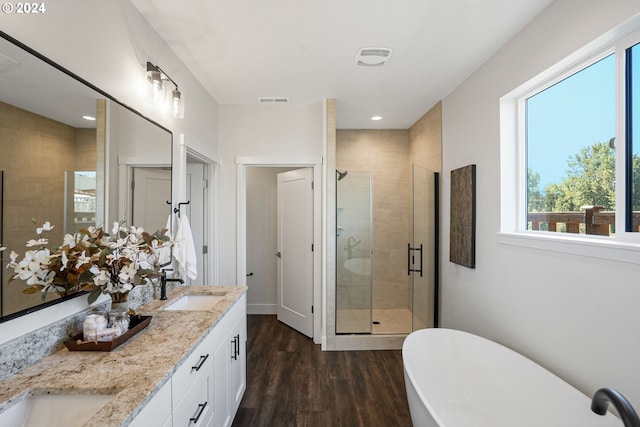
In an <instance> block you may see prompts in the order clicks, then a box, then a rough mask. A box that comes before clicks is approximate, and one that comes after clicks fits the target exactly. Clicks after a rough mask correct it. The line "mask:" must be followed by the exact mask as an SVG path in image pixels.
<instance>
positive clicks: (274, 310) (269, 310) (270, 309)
mask: <svg viewBox="0 0 640 427" xmlns="http://www.w3.org/2000/svg"><path fill="white" fill-rule="evenodd" d="M247 314H278V306H277V305H276V304H247Z"/></svg>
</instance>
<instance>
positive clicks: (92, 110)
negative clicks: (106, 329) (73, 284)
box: [0, 32, 173, 322]
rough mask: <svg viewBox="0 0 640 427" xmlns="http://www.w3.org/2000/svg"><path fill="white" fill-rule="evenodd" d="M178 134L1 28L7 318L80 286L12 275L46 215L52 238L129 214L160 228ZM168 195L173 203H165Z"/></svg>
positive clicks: (3, 304) (1, 227)
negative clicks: (34, 285)
mask: <svg viewBox="0 0 640 427" xmlns="http://www.w3.org/2000/svg"><path fill="white" fill-rule="evenodd" d="M172 139H173V138H172V134H171V132H170V131H169V130H168V129H166V128H164V127H162V126H160V125H159V124H157V123H155V122H153V121H151V120H149V119H147V118H145V117H143V116H142V115H141V114H139V113H137V112H136V111H134V110H133V109H131V108H129V107H127V106H126V105H124V104H122V103H120V102H118V101H117V100H115V99H114V98H113V97H111V96H110V95H109V94H107V93H106V92H104V91H102V90H100V89H99V88H97V87H96V86H94V85H92V84H90V83H89V82H87V81H86V80H84V79H82V78H80V77H79V76H77V75H75V74H74V73H72V72H71V71H69V70H67V69H65V68H63V67H62V66H60V65H58V64H56V63H54V62H53V61H51V60H49V59H48V58H46V57H44V56H43V55H41V54H39V53H38V52H36V51H34V50H33V49H31V48H29V47H28V46H25V45H24V44H22V43H20V42H19V41H18V40H15V39H14V38H12V37H11V36H10V35H8V34H6V33H3V32H0V153H2V154H1V155H0V184H1V186H0V246H4V247H6V248H7V250H6V251H5V253H1V254H2V257H3V260H2V265H1V267H2V269H1V270H0V278H1V281H0V322H5V321H7V320H10V319H13V318H15V317H18V316H23V315H26V314H29V313H31V312H33V311H35V310H38V309H41V308H44V307H47V306H49V305H52V304H57V303H58V302H61V301H63V300H65V299H68V298H74V297H76V296H78V295H71V296H65V297H60V296H59V295H55V294H51V293H50V294H49V295H48V296H47V299H46V300H45V301H44V302H43V301H42V296H41V294H39V293H36V294H30V295H29V294H25V293H23V290H24V288H25V284H24V282H22V281H20V280H14V281H12V282H11V283H9V278H10V277H11V275H12V274H11V273H12V271H11V270H7V269H5V261H6V258H8V252H9V251H11V250H14V251H16V252H18V253H19V254H21V255H23V254H24V252H25V249H26V247H25V244H26V242H27V241H28V240H29V239H34V238H37V237H36V231H35V230H36V227H38V226H40V225H42V224H43V223H44V222H46V221H49V222H50V223H51V224H52V225H54V228H53V229H52V230H51V231H50V232H49V233H48V235H47V237H48V238H49V241H50V242H51V246H55V245H57V244H58V243H56V242H60V244H61V243H62V241H63V237H64V235H65V234H66V233H74V232H76V231H77V230H79V229H82V228H86V227H88V226H91V225H93V226H105V229H107V230H109V229H110V228H111V226H110V224H111V223H112V222H113V221H125V222H127V223H128V224H134V225H136V226H139V227H144V228H145V230H151V231H155V230H156V229H160V228H164V227H165V226H166V224H167V219H168V218H170V215H171V164H172ZM167 202H169V203H167Z"/></svg>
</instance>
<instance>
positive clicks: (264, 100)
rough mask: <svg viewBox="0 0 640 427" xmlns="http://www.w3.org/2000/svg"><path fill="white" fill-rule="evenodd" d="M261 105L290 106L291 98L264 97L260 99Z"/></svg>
mask: <svg viewBox="0 0 640 427" xmlns="http://www.w3.org/2000/svg"><path fill="white" fill-rule="evenodd" d="M258 102H259V103H260V104H288V103H289V98H287V97H286V96H262V97H260V98H258Z"/></svg>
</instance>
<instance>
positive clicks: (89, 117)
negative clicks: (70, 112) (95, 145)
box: [82, 116, 96, 121]
mask: <svg viewBox="0 0 640 427" xmlns="http://www.w3.org/2000/svg"><path fill="white" fill-rule="evenodd" d="M82 118H83V119H85V120H91V121H93V120H95V119H96V118H95V117H93V116H82Z"/></svg>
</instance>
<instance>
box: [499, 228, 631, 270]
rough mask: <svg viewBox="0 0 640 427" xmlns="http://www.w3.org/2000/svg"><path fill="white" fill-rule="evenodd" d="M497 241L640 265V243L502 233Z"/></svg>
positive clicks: (591, 237) (543, 234)
mask: <svg viewBox="0 0 640 427" xmlns="http://www.w3.org/2000/svg"><path fill="white" fill-rule="evenodd" d="M496 241H497V242H498V244H501V245H510V246H520V247H525V248H531V249H538V250H543V251H549V252H557V253H564V254H571V255H577V256H580V257H588V258H596V259H604V260H610V261H617V262H624V263H629V264H639V265H640V243H633V242H623V241H620V240H615V238H611V237H595V236H589V237H582V236H581V237H578V236H571V235H565V234H554V235H551V234H547V233H545V232H520V233H516V232H510V233H507V232H499V233H497V234H496Z"/></svg>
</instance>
